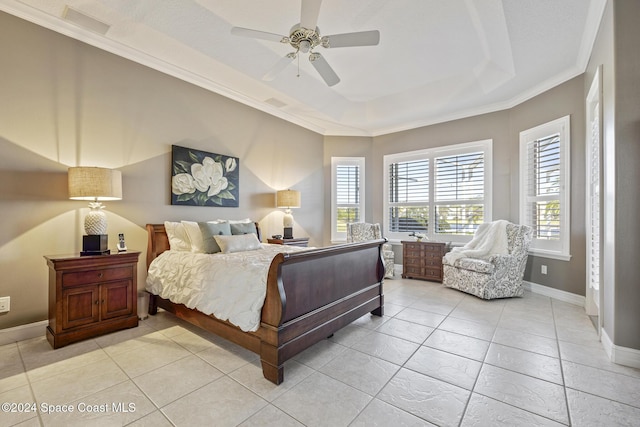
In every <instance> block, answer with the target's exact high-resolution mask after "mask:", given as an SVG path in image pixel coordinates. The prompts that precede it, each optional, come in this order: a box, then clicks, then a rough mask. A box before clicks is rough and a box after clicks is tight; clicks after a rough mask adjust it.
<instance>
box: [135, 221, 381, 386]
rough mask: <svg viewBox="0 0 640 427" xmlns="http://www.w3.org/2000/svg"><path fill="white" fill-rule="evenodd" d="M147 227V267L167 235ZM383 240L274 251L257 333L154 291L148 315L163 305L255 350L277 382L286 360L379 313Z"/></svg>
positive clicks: (266, 374)
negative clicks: (362, 317)
mask: <svg viewBox="0 0 640 427" xmlns="http://www.w3.org/2000/svg"><path fill="white" fill-rule="evenodd" d="M146 228H147V232H148V237H149V239H148V247H147V268H148V267H149V264H150V263H151V261H153V260H154V259H155V258H156V257H157V256H158V255H160V254H161V253H162V252H164V251H166V250H168V249H169V239H168V237H167V234H166V231H165V228H164V225H163V224H147V226H146ZM384 242H385V240H372V241H369V242H362V243H349V244H345V245H338V246H331V247H326V248H318V249H309V250H306V251H302V252H294V253H291V254H284V253H281V254H278V255H276V257H275V258H274V259H273V261H272V262H271V266H270V267H269V273H268V276H267V295H266V298H265V302H264V305H263V307H262V316H261V323H260V327H259V329H258V330H257V331H256V332H243V331H242V330H241V329H240V328H238V327H237V326H235V325H233V324H231V323H229V322H227V321H222V320H219V319H216V318H215V317H213V316H210V315H206V314H204V313H202V312H199V311H197V310H194V309H189V308H187V307H186V306H185V305H183V304H174V303H172V302H171V301H169V300H167V299H163V298H160V297H159V296H157V295H153V294H151V297H150V300H149V314H151V315H154V314H156V313H157V311H158V307H160V308H163V309H165V310H167V311H169V312H171V313H173V314H175V315H176V316H177V317H179V318H181V319H184V320H186V321H187V322H189V323H192V324H194V325H197V326H199V327H201V328H203V329H205V330H207V331H211V332H213V333H215V334H217V335H218V336H220V337H222V338H225V339H227V340H229V341H232V342H234V343H236V344H239V345H241V346H242V347H245V348H247V349H249V350H250V351H253V352H254V353H257V354H259V355H260V361H261V363H262V372H263V374H264V377H265V378H266V379H268V380H269V381H271V382H273V383H275V384H280V383H281V382H282V381H283V379H284V362H285V361H287V360H288V359H290V358H291V357H293V356H295V355H296V354H298V353H300V352H301V351H303V350H304V349H306V348H308V347H310V346H312V345H313V344H315V343H317V342H319V341H321V340H323V339H325V338H327V337H328V336H330V335H331V334H333V333H334V332H336V331H337V330H339V329H340V328H342V327H344V326H346V325H348V324H349V323H351V322H353V321H354V320H356V319H357V318H359V317H361V316H363V315H365V314H367V313H369V312H370V313H371V314H373V315H376V316H382V315H383V312H384V295H383V291H382V279H383V277H384V264H383V261H382V256H381V250H382V244H383V243H384Z"/></svg>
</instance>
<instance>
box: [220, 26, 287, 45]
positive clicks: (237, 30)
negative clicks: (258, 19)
mask: <svg viewBox="0 0 640 427" xmlns="http://www.w3.org/2000/svg"><path fill="white" fill-rule="evenodd" d="M231 34H233V35H235V36H241V37H251V38H254V39H262V40H268V41H270V42H280V43H289V37H287V36H282V35H280V34H274V33H267V32H265V31H258V30H252V29H250V28H242V27H232V28H231Z"/></svg>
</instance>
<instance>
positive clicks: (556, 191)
mask: <svg viewBox="0 0 640 427" xmlns="http://www.w3.org/2000/svg"><path fill="white" fill-rule="evenodd" d="M569 124H570V123H569V116H566V117H563V118H561V119H558V120H554V121H552V122H549V123H546V124H543V125H540V126H537V127H535V128H533V129H529V130H526V131H524V132H521V133H520V222H521V223H523V224H527V225H529V226H531V227H532V228H533V241H532V242H531V246H530V249H529V252H531V253H532V254H535V255H541V256H547V257H550V258H557V259H563V260H569V259H570V257H571V255H570V253H569V230H570V224H569V212H570V207H569V191H568V188H567V185H568V182H569V141H570V139H569Z"/></svg>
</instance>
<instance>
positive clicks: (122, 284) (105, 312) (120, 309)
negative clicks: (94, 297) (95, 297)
mask: <svg viewBox="0 0 640 427" xmlns="http://www.w3.org/2000/svg"><path fill="white" fill-rule="evenodd" d="M131 286H132V285H131V281H130V280H121V281H118V282H113V283H105V284H104V285H102V286H100V318H101V319H112V318H114V317H121V316H129V315H131V314H132V313H133V306H134V304H133V295H132V293H131ZM136 298H137V297H136ZM136 308H137V306H136Z"/></svg>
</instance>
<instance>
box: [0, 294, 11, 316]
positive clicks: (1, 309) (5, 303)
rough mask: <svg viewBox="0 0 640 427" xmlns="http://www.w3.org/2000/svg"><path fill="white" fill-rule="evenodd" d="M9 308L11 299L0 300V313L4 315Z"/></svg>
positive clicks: (3, 298)
mask: <svg viewBox="0 0 640 427" xmlns="http://www.w3.org/2000/svg"><path fill="white" fill-rule="evenodd" d="M10 306H11V297H2V298H0V313H6V312H8V311H9V308H10Z"/></svg>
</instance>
